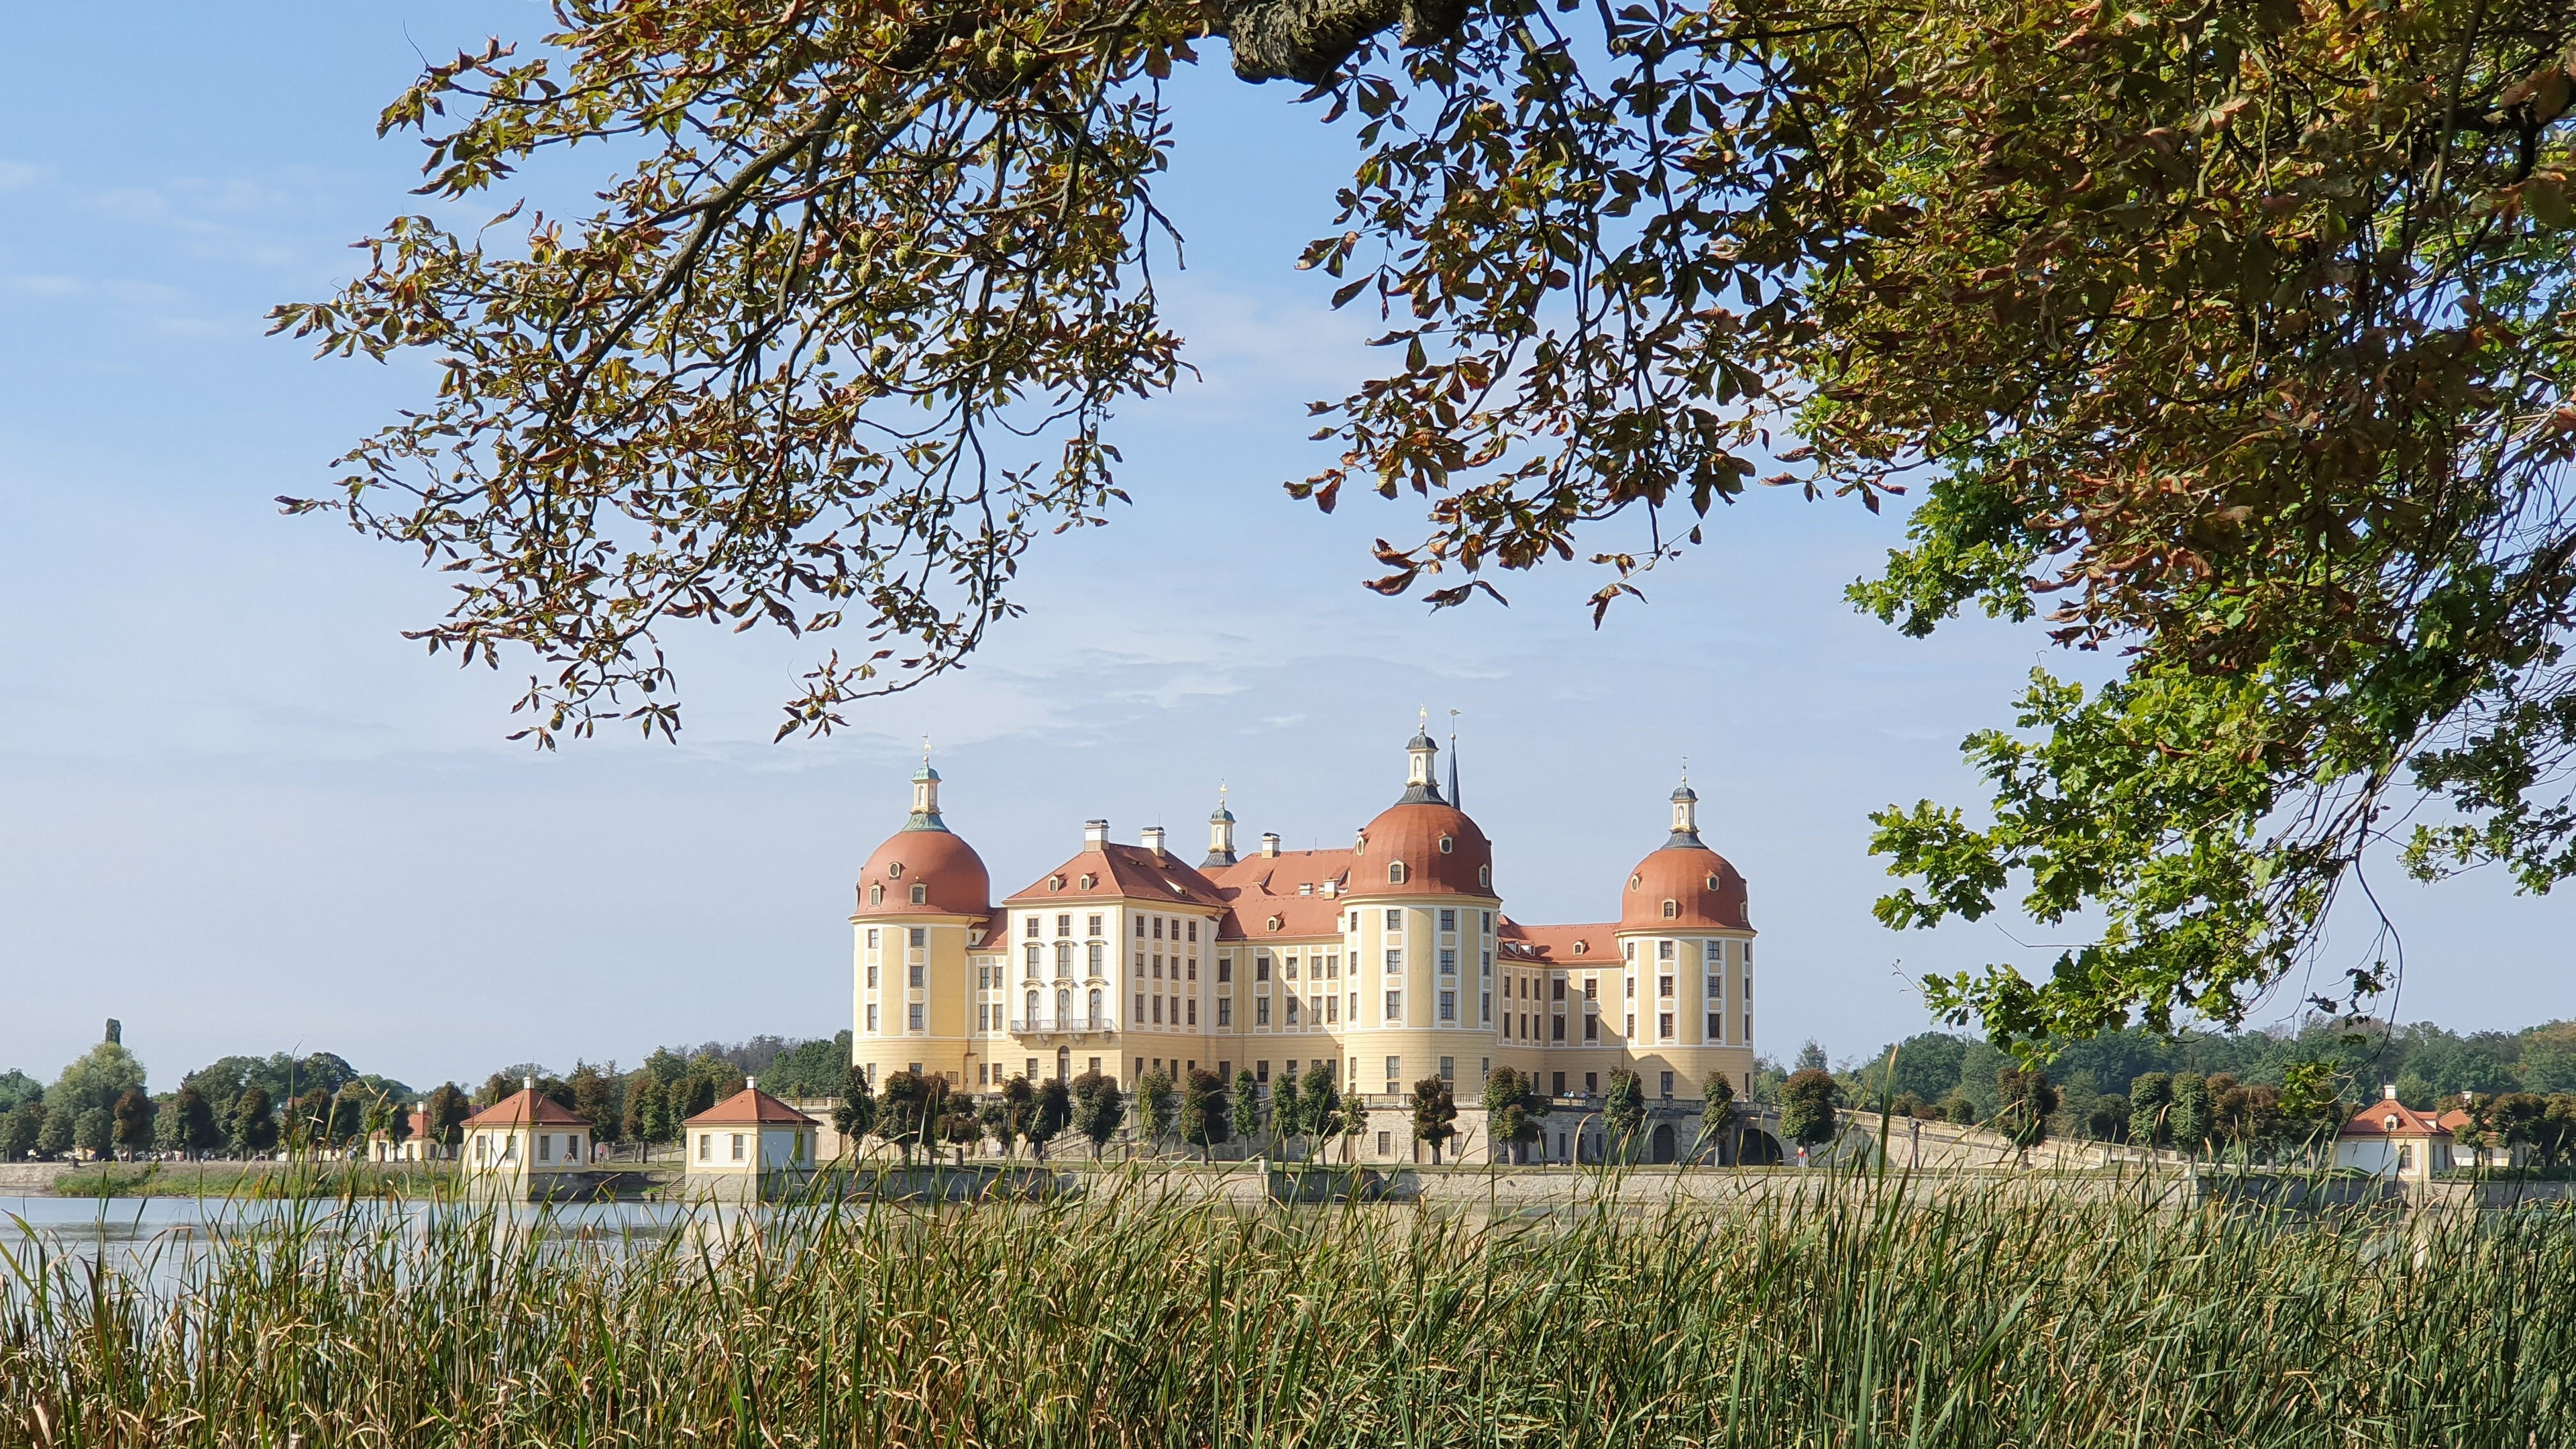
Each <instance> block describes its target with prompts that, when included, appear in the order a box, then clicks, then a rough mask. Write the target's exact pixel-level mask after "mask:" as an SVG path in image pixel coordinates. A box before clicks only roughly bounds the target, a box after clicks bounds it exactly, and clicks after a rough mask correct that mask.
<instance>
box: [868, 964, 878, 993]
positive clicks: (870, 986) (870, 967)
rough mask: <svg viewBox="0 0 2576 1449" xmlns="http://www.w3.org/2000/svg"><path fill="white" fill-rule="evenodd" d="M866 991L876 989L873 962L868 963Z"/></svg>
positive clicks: (875, 965)
mask: <svg viewBox="0 0 2576 1449" xmlns="http://www.w3.org/2000/svg"><path fill="white" fill-rule="evenodd" d="M868 989H869V990H870V991H874V990H876V989H877V963H875V962H874V961H871V962H869V963H868Z"/></svg>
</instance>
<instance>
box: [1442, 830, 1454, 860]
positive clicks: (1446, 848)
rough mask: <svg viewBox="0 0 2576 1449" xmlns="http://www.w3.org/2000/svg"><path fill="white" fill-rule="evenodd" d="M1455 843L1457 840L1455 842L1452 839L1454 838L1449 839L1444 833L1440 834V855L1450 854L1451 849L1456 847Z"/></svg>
mask: <svg viewBox="0 0 2576 1449" xmlns="http://www.w3.org/2000/svg"><path fill="white" fill-rule="evenodd" d="M1457 844H1458V842H1456V841H1454V840H1452V839H1450V838H1449V837H1448V836H1446V835H1444V836H1441V837H1440V853H1441V854H1442V855H1448V854H1451V853H1452V852H1453V851H1455V850H1456V848H1457Z"/></svg>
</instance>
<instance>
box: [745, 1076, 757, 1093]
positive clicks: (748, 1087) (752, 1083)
mask: <svg viewBox="0 0 2576 1449" xmlns="http://www.w3.org/2000/svg"><path fill="white" fill-rule="evenodd" d="M742 1089H743V1090H744V1091H746V1092H757V1091H759V1090H760V1078H758V1077H745V1078H743V1079H742Z"/></svg>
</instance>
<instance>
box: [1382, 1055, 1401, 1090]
mask: <svg viewBox="0 0 2576 1449" xmlns="http://www.w3.org/2000/svg"><path fill="white" fill-rule="evenodd" d="M1386 1090H1387V1095H1389V1096H1393V1095H1395V1094H1396V1093H1398V1092H1401V1091H1403V1090H1404V1058H1402V1057H1388V1058H1387V1059H1386Z"/></svg>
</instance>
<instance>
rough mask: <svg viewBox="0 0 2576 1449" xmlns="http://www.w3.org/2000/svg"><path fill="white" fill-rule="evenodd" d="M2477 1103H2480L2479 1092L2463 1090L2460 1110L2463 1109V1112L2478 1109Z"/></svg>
mask: <svg viewBox="0 0 2576 1449" xmlns="http://www.w3.org/2000/svg"><path fill="white" fill-rule="evenodd" d="M2477 1105H2478V1094H2477V1093H2475V1092H2462V1093H2461V1094H2460V1110H2461V1111H2463V1112H2471V1111H2475V1110H2476V1109H2477Z"/></svg>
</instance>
